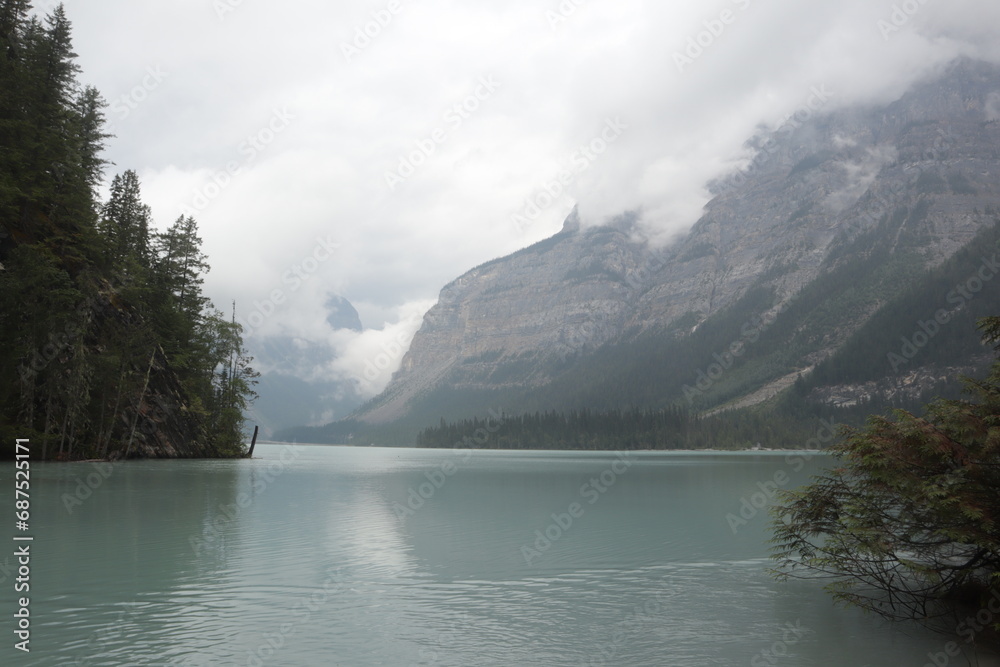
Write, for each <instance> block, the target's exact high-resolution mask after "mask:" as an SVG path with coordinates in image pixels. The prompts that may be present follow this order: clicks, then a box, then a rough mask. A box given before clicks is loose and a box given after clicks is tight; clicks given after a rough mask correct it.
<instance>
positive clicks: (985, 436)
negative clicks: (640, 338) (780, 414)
mask: <svg viewBox="0 0 1000 667" xmlns="http://www.w3.org/2000/svg"><path fill="white" fill-rule="evenodd" d="M983 329H984V331H985V332H986V337H987V339H988V340H990V341H991V342H993V343H997V342H998V340H1000V339H998V337H997V331H998V330H1000V318H989V319H987V320H986V321H984V322H983ZM968 387H969V391H970V392H971V393H972V394H973V395H974V396H975V398H976V399H977V400H975V401H959V400H941V401H937V402H934V403H932V404H931V405H929V406H928V407H927V409H926V413H925V415H924V416H923V417H918V416H915V415H913V414H911V413H908V412H904V411H897V412H896V413H895V419H889V418H886V417H872V418H871V419H870V420H869V422H868V426H867V427H866V428H864V429H861V430H852V429H848V430H846V431H845V436H846V437H845V439H844V440H843V441H842V442H841V443H838V444H837V445H836V446H835V447H834V451H835V453H836V454H837V455H838V456H839V457H840V459H841V462H842V466H841V467H838V468H835V469H833V470H830V471H827V472H826V474H824V475H822V476H820V477H817V478H816V479H815V481H814V482H813V483H812V484H810V485H809V486H807V487H805V488H803V489H800V490H797V491H787V492H784V493H783V494H782V496H781V504H780V505H778V506H776V507H775V509H774V510H773V516H774V521H773V529H774V538H773V540H772V543H773V558H774V559H775V560H776V561H777V570H776V573H777V574H778V576H779V577H780V578H788V577H797V576H801V577H816V576H821V577H829V578H830V579H831V583H830V584H829V585H828V590H830V592H831V593H832V594H833V596H834V597H835V599H837V600H838V601H841V602H845V603H848V604H853V605H857V606H859V607H862V608H864V609H867V610H870V611H874V612H876V613H879V614H881V615H883V616H886V617H888V618H893V619H915V620H920V621H928V620H930V619H935V618H939V617H941V616H944V615H947V614H949V613H951V611H952V610H953V609H954V606H955V605H956V604H970V605H972V606H973V607H975V606H976V605H978V604H981V603H982V602H984V601H985V600H986V595H987V593H988V591H989V589H990V588H991V587H992V586H996V585H997V584H998V583H1000V524H998V521H1000V362H998V363H997V364H995V365H994V367H993V371H992V373H991V374H990V376H989V377H988V378H986V379H985V380H982V381H974V380H969V381H968Z"/></svg>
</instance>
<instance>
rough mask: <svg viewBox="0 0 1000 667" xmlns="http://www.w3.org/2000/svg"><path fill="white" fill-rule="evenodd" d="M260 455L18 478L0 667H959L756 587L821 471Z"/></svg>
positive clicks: (804, 600)
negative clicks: (21, 512)
mask: <svg viewBox="0 0 1000 667" xmlns="http://www.w3.org/2000/svg"><path fill="white" fill-rule="evenodd" d="M255 456H256V457H257V458H255V459H254V460H243V461H134V462H128V463H120V464H116V465H113V466H112V465H111V464H104V465H96V464H89V463H79V464H43V463H33V464H32V465H33V468H32V480H31V481H32V487H31V490H32V522H33V523H32V528H33V530H32V535H33V537H34V542H33V543H32V546H31V552H32V563H31V567H32V570H31V606H30V610H31V619H32V625H31V631H32V635H31V649H32V651H31V653H30V654H24V653H22V652H18V651H15V650H13V643H14V641H15V639H14V638H13V637H12V634H11V632H10V628H11V627H12V624H11V621H10V619H11V614H9V613H8V612H12V611H13V610H14V605H15V602H14V599H13V597H14V593H13V577H14V576H15V575H13V574H12V573H11V572H10V565H11V561H12V560H13V556H7V558H8V560H7V561H5V562H4V561H3V556H0V568H2V571H0V577H2V578H3V583H2V586H0V591H2V592H0V609H2V610H3V613H4V615H5V617H6V618H7V619H8V621H7V624H8V625H7V627H8V630H7V631H6V632H5V633H4V635H5V636H6V637H7V640H6V641H5V643H4V645H3V646H2V647H0V664H4V665H46V666H47V665H81V666H82V665H116V666H117V665H213V666H216V665H240V666H244V665H246V666H261V665H276V666H277V665H281V666H294V665H391V666H404V667H407V666H410V665H455V666H463V667H464V666H470V665H513V666H533V665H539V666H541V665H546V666H552V665H655V666H663V665H684V666H695V667H699V666H703V665H704V666H709V665H750V666H752V667H755V666H760V665H788V666H789V667H801V666H804V665H817V666H818V665H838V666H850V667H865V666H866V665H870V666H871V667H891V666H896V665H899V666H900V667H903V666H905V667H922V666H923V665H925V664H934V663H933V662H931V659H932V657H934V656H937V658H938V659H939V663H938V667H941V665H942V664H952V665H960V664H961V665H965V664H968V663H966V662H965V660H964V658H960V657H954V658H952V657H948V656H946V655H945V654H944V653H943V651H944V649H945V645H946V644H947V641H948V639H947V638H945V637H942V636H939V635H935V634H931V633H929V632H927V631H924V630H922V629H921V628H919V627H915V626H909V625H889V624H886V623H885V622H882V621H880V620H878V619H877V618H873V617H866V616H864V615H863V614H862V613H860V612H859V611H857V610H853V609H845V608H843V607H835V606H834V605H833V604H832V603H831V601H830V600H829V598H828V597H827V596H826V594H825V593H824V592H823V591H822V588H821V584H820V583H818V582H812V581H796V582H792V583H784V584H780V583H777V582H775V581H774V580H773V579H772V578H771V577H770V575H769V574H768V572H767V568H768V567H769V565H770V562H769V561H768V559H767V554H768V551H767V544H766V540H767V539H768V524H769V519H768V517H767V516H766V512H764V511H762V510H760V509H758V506H762V505H764V504H765V503H766V501H767V494H768V492H771V491H773V489H774V488H777V487H779V486H780V487H786V488H787V487H792V486H797V485H799V484H801V483H804V482H806V481H808V478H809V476H810V475H811V474H815V473H816V472H818V471H819V470H820V469H821V468H822V467H823V466H824V465H826V464H827V463H828V461H829V459H828V458H827V457H825V456H816V457H813V458H812V459H811V460H808V461H807V460H805V459H804V458H803V457H802V456H801V455H800V454H788V453H756V452H753V453H751V452H746V453H680V452H677V453H662V452H639V453H631V454H627V455H622V454H614V453H606V452H582V453H581V452H508V451H503V452H498V451H468V450H461V451H459V450H455V451H452V450H416V449H395V448H376V447H371V448H350V447H320V446H304V445H287V446H283V445H258V447H257V451H256V454H255ZM13 472H14V469H13V465H12V464H11V465H5V466H3V467H2V468H0V480H2V481H0V488H2V489H5V491H4V492H3V495H4V496H5V497H12V496H13V492H12V491H10V492H8V491H7V490H11V489H13V485H14V481H13ZM744 501H745V502H744ZM12 528H13V526H12ZM9 532H10V533H12V532H13V530H12V529H11V530H10V531H9ZM6 551H7V553H8V554H12V553H13V548H10V549H8V550H6ZM939 654H940V655H939ZM929 655H930V656H931V657H929ZM942 657H943V658H944V659H946V660H947V662H945V663H940V659H941V658H942ZM979 659H980V663H979V664H981V665H997V664H1000V662H998V661H997V660H996V659H995V656H993V657H986V656H984V655H982V653H981V654H980V657H979ZM973 664H975V663H973Z"/></svg>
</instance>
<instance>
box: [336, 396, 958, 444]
mask: <svg viewBox="0 0 1000 667" xmlns="http://www.w3.org/2000/svg"><path fill="white" fill-rule="evenodd" d="M962 387H963V385H962V382H961V381H960V378H954V379H948V380H945V381H942V382H940V383H938V384H935V385H933V386H931V387H929V388H928V389H927V390H925V391H924V392H921V393H920V394H919V395H915V396H912V397H910V398H908V399H906V400H900V399H898V398H892V399H890V398H886V397H882V396H874V397H871V398H869V399H867V400H864V401H859V402H858V403H856V404H854V405H851V406H849V407H834V406H830V405H823V404H820V403H816V402H814V401H810V400H809V399H808V398H807V394H808V387H807V386H806V384H805V382H804V381H800V382H799V383H798V384H797V385H796V386H795V387H793V388H792V389H790V390H789V391H787V392H785V393H784V394H783V395H781V396H779V397H776V398H775V399H774V400H773V401H771V402H769V403H767V404H765V405H760V406H754V407H750V408H743V409H738V410H728V411H723V412H717V413H714V414H709V415H705V414H701V413H698V412H695V411H691V410H689V409H687V408H685V407H682V406H670V407H667V408H664V409H658V410H652V409H636V408H629V409H624V410H623V409H618V408H610V409H605V410H586V409H585V410H570V411H567V412H560V411H555V410H549V411H546V412H535V413H528V414H518V415H510V414H502V415H498V414H494V415H493V416H490V417H476V418H472V419H460V420H455V421H451V422H449V421H447V420H445V419H443V418H442V419H441V420H440V422H439V424H438V425H437V426H433V427H429V428H425V429H423V430H422V431H421V432H420V433H419V435H418V436H417V439H416V444H417V446H418V447H435V448H454V447H466V448H473V449H475V448H482V449H603V450H628V449H665V450H669V449H748V448H752V447H754V446H757V445H760V446H761V447H763V448H773V449H814V448H817V447H819V448H823V447H826V446H827V445H829V444H831V443H832V440H831V439H830V437H829V435H828V434H830V433H832V430H831V428H830V427H831V426H833V427H836V428H834V429H833V430H839V427H841V426H851V427H858V426H861V425H862V424H864V422H865V420H866V419H867V418H868V417H869V416H870V415H872V414H884V413H887V412H890V411H891V410H895V409H909V410H919V409H920V407H921V406H922V405H923V404H924V403H926V402H928V401H930V400H932V399H934V398H936V397H939V396H958V395H960V393H961V390H962ZM352 430H353V431H355V432H359V433H364V428H363V426H362V425H360V424H358V423H356V422H355V423H353V424H352ZM820 434H824V435H822V437H820V438H819V440H818V441H817V437H818V436H819V435H820ZM366 435H368V434H366ZM341 441H342V442H349V441H348V440H346V439H345V440H341ZM383 442H384V441H383Z"/></svg>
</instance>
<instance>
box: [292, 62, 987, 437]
mask: <svg viewBox="0 0 1000 667" xmlns="http://www.w3.org/2000/svg"><path fill="white" fill-rule="evenodd" d="M998 110H1000V68H997V67H996V66H993V65H990V64H986V63H981V62H974V61H969V60H959V61H956V62H955V63H953V64H952V65H951V66H950V67H949V68H948V69H947V70H946V71H944V72H943V73H940V74H938V75H937V76H935V77H932V78H929V79H927V80H925V81H923V82H921V83H920V84H918V85H916V86H914V87H913V88H912V89H911V90H909V91H908V92H907V93H906V94H905V95H903V96H902V97H901V98H899V99H898V100H896V101H894V102H892V103H891V104H888V105H884V106H877V107H876V106H869V107H853V108H847V109H842V110H837V111H833V112H831V113H826V114H822V115H813V116H812V117H810V118H808V119H802V120H799V119H796V118H793V119H791V120H790V121H788V122H786V124H785V125H783V126H782V127H780V128H778V129H777V130H773V131H761V132H760V133H759V134H758V135H757V136H755V137H753V138H751V139H750V141H749V142H748V147H749V148H751V149H754V150H755V151H756V152H755V157H754V158H753V160H752V162H751V163H750V164H749V166H748V167H747V168H746V169H744V170H743V171H742V172H739V173H737V174H733V175H731V176H730V177H729V178H727V179H725V180H720V181H719V182H716V183H713V184H711V187H712V188H713V193H714V195H715V196H714V198H713V199H712V200H711V201H710V202H709V203H708V204H707V206H706V207H705V210H704V215H703V216H702V217H701V219H700V220H698V221H697V223H696V224H695V225H694V226H693V227H692V228H691V230H690V231H689V232H688V233H687V234H686V235H685V236H683V237H682V238H680V239H679V240H677V241H675V242H673V243H671V244H669V245H667V246H665V247H656V246H653V245H652V244H651V243H649V242H647V241H642V240H641V239H642V234H643V227H642V224H643V220H642V218H641V216H640V215H639V214H637V213H626V214H623V215H621V216H619V217H618V218H617V219H615V220H613V221H611V222H610V223H609V224H606V225H603V226H600V227H584V226H582V225H581V224H580V220H579V218H578V216H577V214H576V212H575V211H574V213H573V214H571V216H570V218H569V219H567V221H566V224H565V225H564V227H563V229H562V231H560V233H558V234H556V235H555V236H553V237H551V238H549V239H547V240H545V241H542V242H540V243H537V244H535V245H533V246H531V247H528V248H525V249H523V250H521V251H519V252H516V253H514V254H512V255H510V256H507V257H504V258H501V259H497V260H494V261H491V262H487V263H486V264H483V265H481V266H478V267H476V268H474V269H472V270H471V271H469V272H467V273H466V274H464V275H463V276H461V277H459V278H458V279H456V280H455V281H453V282H452V283H450V284H448V285H446V286H445V287H444V288H443V289H442V290H441V294H440V298H439V301H438V303H437V305H435V306H434V307H433V308H432V309H431V310H430V311H429V312H428V313H427V315H426V317H425V318H424V322H423V326H422V327H421V329H420V330H419V332H418V333H417V334H416V336H415V337H414V339H413V342H412V345H411V347H410V350H409V351H408V353H407V354H406V356H405V358H404V360H403V363H402V367H401V368H400V370H399V371H398V372H397V374H396V375H395V376H394V377H393V380H392V382H391V383H390V385H389V386H388V388H387V389H386V390H385V392H383V394H381V395H380V396H378V397H376V398H375V399H374V400H372V401H371V402H369V403H367V404H366V405H364V406H363V407H362V408H360V409H359V410H358V411H357V412H356V413H355V414H354V415H352V420H351V421H350V422H347V423H346V424H341V425H340V426H338V425H336V424H334V425H331V426H330V427H327V428H326V429H319V430H314V431H312V432H300V433H298V434H296V435H297V437H303V438H306V437H310V436H311V437H313V438H314V439H327V440H329V439H337V438H338V437H340V436H342V434H343V433H344V430H345V429H348V430H351V429H355V430H356V429H364V428H371V427H387V428H388V427H391V428H395V429H397V430H399V431H401V432H402V433H405V434H406V436H404V440H405V438H406V437H407V436H409V437H412V436H411V434H413V433H415V431H416V430H419V429H420V428H423V427H425V426H428V425H431V424H436V423H437V422H438V420H439V419H440V418H447V419H461V418H466V417H471V416H474V415H478V416H484V415H486V414H487V413H488V412H489V411H490V410H493V411H494V412H505V413H507V414H518V413H531V412H537V411H545V410H576V409H605V408H626V407H639V408H663V407H666V406H671V405H674V406H676V405H682V406H688V407H690V408H692V409H696V410H698V411H702V412H705V413H711V412H712V411H717V410H719V409H723V408H726V409H728V408H736V407H748V406H752V405H756V404H760V403H762V402H764V401H767V400H768V399H771V398H772V397H773V396H775V395H777V394H780V393H781V392H783V391H785V390H787V389H788V388H789V387H792V386H793V385H795V384H796V383H797V388H796V391H797V392H799V393H801V394H803V395H804V396H806V397H807V398H808V400H810V401H814V402H818V403H827V404H837V405H856V404H858V403H859V402H864V401H870V400H872V398H873V397H875V395H876V394H877V395H878V396H879V397H880V398H887V397H888V398H892V397H895V398H897V399H900V400H901V399H902V398H907V399H910V398H913V399H915V398H916V396H917V395H918V394H920V393H922V392H926V391H928V390H932V389H933V388H934V387H939V386H940V385H941V382H942V381H943V380H942V378H944V377H945V376H947V373H948V371H947V370H946V369H952V370H954V369H956V368H963V369H974V368H976V367H977V365H978V364H980V363H981V362H982V358H981V357H982V355H983V350H982V348H981V347H978V344H977V342H976V341H977V334H976V331H975V328H974V318H975V316H976V315H977V314H995V313H993V312H992V311H994V310H995V309H996V308H1000V303H998V302H997V299H996V296H995V293H996V292H1000V290H997V288H996V286H995V285H993V284H991V283H989V279H990V278H992V276H993V274H994V273H995V269H994V264H993V263H992V261H993V253H995V252H996V251H997V249H998V248H997V245H996V243H997V239H998V238H1000V237H998V235H997V224H998V221H1000V122H998V121H1000V113H998ZM963 249H964V250H963ZM977 275H978V276H979V278H976V277H977ZM976 280H978V281H979V283H978V288H977V289H975V290H974V291H973V290H972V288H973V287H976ZM949 281H951V282H949ZM970 281H971V282H970ZM963 286H964V287H965V292H962V291H961V288H962V287H963ZM956 290H958V291H956ZM935 318H937V320H936V321H935ZM928 323H930V324H928ZM922 326H923V327H924V328H923V329H922V328H921V327H922ZM927 329H933V330H934V333H933V334H931V333H928V332H927ZM921 331H924V333H923V338H921V337H920V336H918V335H917V334H919V333H920V332H921ZM907 341H909V343H908V345H909V347H907ZM914 341H916V343H921V342H922V344H920V345H917V344H916V343H914ZM911 353H912V354H911ZM894 355H895V357H894ZM900 359H901V360H902V361H899V360H900ZM810 373H811V374H810ZM800 378H801V380H800ZM935 378H936V379H935ZM907 388H908V389H907Z"/></svg>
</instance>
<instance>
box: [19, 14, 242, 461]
mask: <svg viewBox="0 0 1000 667" xmlns="http://www.w3.org/2000/svg"><path fill="white" fill-rule="evenodd" d="M75 58H76V54H74V53H73V49H72V41H71V26H70V22H69V21H68V20H67V18H66V15H65V12H64V11H63V8H62V6H60V7H58V8H57V9H55V10H54V11H53V12H52V13H51V14H50V15H49V16H48V17H46V18H45V19H44V20H41V19H39V18H37V17H35V16H32V15H31V5H30V3H29V2H26V1H25V0H2V1H0V91H3V94H2V95H0V437H2V441H3V444H2V449H0V452H2V453H4V454H6V455H10V450H12V448H13V440H14V438H31V440H32V445H33V455H38V456H40V457H41V456H44V457H47V458H61V459H71V458H82V457H97V456H100V457H112V458H117V457H126V456H136V455H141V454H142V453H143V445H144V444H145V445H148V446H147V447H146V448H145V453H146V454H150V452H155V450H156V449H157V447H158V446H162V445H163V444H164V443H166V444H167V445H169V446H170V447H173V448H174V450H175V453H176V451H177V449H178V447H177V445H179V446H180V449H183V450H184V451H185V452H186V455H196V454H195V453H194V452H195V451H196V452H197V455H214V456H227V455H228V456H232V455H237V454H239V453H240V452H241V450H242V442H243V433H242V430H243V410H244V408H245V407H246V406H247V403H248V401H250V400H252V398H253V396H254V393H253V389H252V387H253V384H254V383H255V380H254V378H255V377H256V373H255V372H254V371H253V369H252V368H251V367H250V365H249V361H250V359H249V358H248V357H247V355H246V352H245V350H244V349H243V342H242V336H241V331H242V330H241V327H240V325H239V324H237V323H236V321H235V313H233V314H224V313H222V312H220V311H218V310H216V309H215V308H214V307H213V306H212V304H211V303H210V302H209V300H208V299H207V298H206V297H204V296H203V294H202V291H201V285H202V281H203V276H204V274H205V273H206V272H207V271H208V269H209V266H208V263H207V261H206V257H205V255H204V254H203V253H202V252H201V239H200V238H199V236H198V225H197V222H196V221H195V220H194V219H193V218H191V217H181V218H179V219H178V220H177V221H176V222H174V223H173V225H171V226H170V227H169V228H168V229H167V230H166V231H165V232H163V233H156V232H155V231H154V228H153V225H152V220H151V216H150V209H149V208H148V207H147V206H146V205H144V204H143V202H142V198H141V192H140V183H139V179H138V177H137V176H136V174H135V172H133V171H125V172H124V173H121V174H119V175H117V176H115V177H114V179H113V182H112V184H111V188H110V197H109V199H108V201H106V202H100V201H98V195H97V188H98V186H99V185H100V184H101V182H102V180H103V178H104V168H105V166H106V162H105V161H104V160H103V159H102V158H101V151H102V150H103V147H104V142H105V140H106V139H108V138H109V135H107V134H106V133H104V131H103V127H104V113H103V109H104V107H105V102H104V101H103V99H102V98H101V95H100V93H99V92H98V91H97V90H96V89H94V88H91V87H85V86H81V85H80V83H79V82H78V80H77V75H78V73H79V67H78V66H77V65H76V63H75ZM181 441H184V442H183V443H182V442H181Z"/></svg>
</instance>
